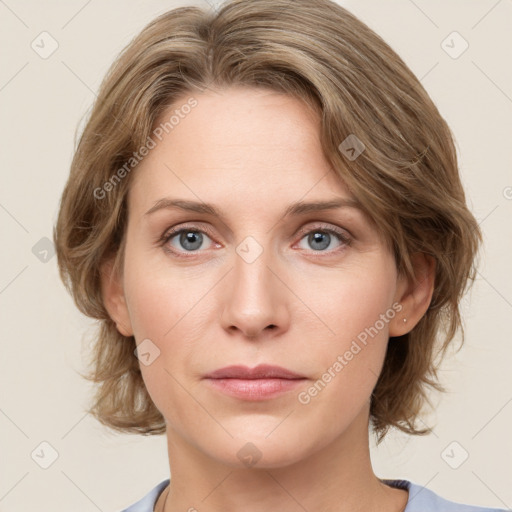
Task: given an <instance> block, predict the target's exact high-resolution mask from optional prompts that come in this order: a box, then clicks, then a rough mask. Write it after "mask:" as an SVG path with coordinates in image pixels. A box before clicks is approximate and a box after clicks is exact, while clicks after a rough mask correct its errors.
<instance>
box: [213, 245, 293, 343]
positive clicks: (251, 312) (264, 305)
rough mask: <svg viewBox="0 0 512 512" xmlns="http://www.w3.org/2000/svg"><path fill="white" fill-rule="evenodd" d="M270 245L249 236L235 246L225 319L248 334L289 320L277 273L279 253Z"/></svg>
mask: <svg viewBox="0 0 512 512" xmlns="http://www.w3.org/2000/svg"><path fill="white" fill-rule="evenodd" d="M269 247H270V244H268V243H267V244H266V245H265V247H264V246H263V245H262V244H261V243H260V242H259V241H257V240H256V239H255V238H254V237H252V236H248V237H246V238H245V239H244V240H242V242H241V243H239V244H238V246H237V247H236V248H235V254H234V259H233V271H232V272H230V279H229V285H228V291H227V295H226V303H225V304H224V311H223V319H222V320H223V324H224V327H225V328H231V329H232V328H233V327H236V328H238V329H239V330H241V331H242V332H244V333H245V334H246V336H248V337H255V336H258V335H259V333H260V332H261V331H263V330H264V329H265V328H267V327H269V326H273V328H274V329H275V328H276V327H283V326H284V324H285V323H286V311H287V307H286V304H285V303H284V301H285V294H284V291H283V289H282V288H283V284H282V283H280V281H279V279H277V278H276V276H274V272H275V269H274V268H273V267H275V266H276V257H275V255H274V254H272V251H271V249H270V248H269ZM271 269H272V270H271Z"/></svg>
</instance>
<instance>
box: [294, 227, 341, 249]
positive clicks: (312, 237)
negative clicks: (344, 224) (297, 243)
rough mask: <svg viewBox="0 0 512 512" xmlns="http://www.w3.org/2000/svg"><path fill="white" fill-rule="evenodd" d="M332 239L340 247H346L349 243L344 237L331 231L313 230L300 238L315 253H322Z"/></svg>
mask: <svg viewBox="0 0 512 512" xmlns="http://www.w3.org/2000/svg"><path fill="white" fill-rule="evenodd" d="M333 238H334V239H337V240H338V242H340V245H341V246H343V245H348V244H349V242H350V241H349V240H348V238H347V237H346V236H345V235H343V234H342V233H338V232H337V231H334V230H331V229H313V230H311V231H308V233H306V235H305V236H303V237H302V238H301V241H302V240H306V242H307V244H308V245H309V246H310V247H312V248H313V250H314V251H315V252H317V251H320V252H324V251H325V249H327V248H328V247H329V246H330V245H331V242H332V241H333Z"/></svg>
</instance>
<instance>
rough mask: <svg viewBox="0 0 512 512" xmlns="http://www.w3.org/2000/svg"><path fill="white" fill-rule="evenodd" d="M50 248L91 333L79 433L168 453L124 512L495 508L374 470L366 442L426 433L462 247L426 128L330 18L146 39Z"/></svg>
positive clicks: (402, 85)
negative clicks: (144, 438)
mask: <svg viewBox="0 0 512 512" xmlns="http://www.w3.org/2000/svg"><path fill="white" fill-rule="evenodd" d="M54 238H55V243H56V247H57V254H58V259H59V266H60V271H61V275H62V278H63V280H64V282H65V283H66V284H67V285H68V287H69V290H70V291H71V293H72V294H73V296H74V298H75V300H76V303H77V305H78V306H79V308H80V309H81V310H82V311H83V312H84V313H85V314H87V315H89V316H92V317H94V318H98V319H100V320H101V329H100V332H99V333H98V339H97V344H96V346H95V352H94V355H95V357H94V368H93V371H92V372H91V374H90V375H89V376H88V378H90V379H91V380H93V381H94V382H96V383H97V384H98V391H97V395H96V397H95V403H94V406H93V407H92V408H91V412H92V413H93V414H94V415H95V417H96V418H97V419H98V420H99V421H101V422H102V423H103V424H105V425H107V426H109V427H110V428H113V429H116V430H118V431H121V432H133V433H141V434H162V433H165V434H166V437H167V445H168V457H169V464H170V473H171V479H166V480H164V481H162V482H161V483H160V484H158V485H157V486H156V487H155V488H154V489H153V490H151V491H150V492H149V493H148V494H147V495H146V496H144V498H142V499H141V500H140V501H139V502H138V503H137V504H134V505H133V506H131V507H129V508H128V509H126V510H127V511H132V512H135V511H152V510H155V511H157V512H162V511H164V512H174V511H178V510H191V511H192V510H200V511H203V510H204V511H218V510H244V511H255V512H256V511H263V510H290V511H291V510H308V511H311V512H313V511H320V510H322V511H324V510H333V511H334V510H336V511H341V512H348V511H354V510H366V511H371V510H375V511H376V510H379V511H381V512H382V511H384V512H396V511H404V510H405V511H406V512H414V511H419V510H421V511H422V512H427V511H431V510H432V511H433V510H446V511H452V510H453V511H455V510H457V511H466V512H470V511H475V512H476V511H484V510H492V509H483V508H478V507H471V506H469V505H458V504H456V503H453V502H449V501H447V500H444V499H442V498H441V497H439V496H437V495H435V494H434V493H433V492H432V491H429V490H428V489H424V488H421V487H420V486H419V485H417V484H414V483H412V482H409V481H407V480H385V479H379V478H378V477H377V476H376V475H375V474H374V472H373V469H372V466H371V461H370V453H369V427H371V429H372V430H373V432H374V433H375V435H376V436H377V439H378V441H379V442H380V441H382V439H383V438H384V436H385V435H386V433H387V432H388V429H389V428H390V427H395V428H398V429H400V430H402V431H404V432H407V433H409V434H412V435H419V434H425V433H427V432H428V431H429V430H428V429H420V428H419V427H418V426H417V424H416V423H417V419H418V417H419V414H420V412H421V409H422V406H423V404H424V402H425V401H427V396H428V391H429V389H428V388H434V389H438V390H441V389H442V387H441V386H440V384H439V383H438V381H437V374H436V365H435V364H434V356H435V355H436V351H437V350H438V349H440V350H441V351H442V352H444V350H445V349H446V348H447V347H448V345H449V343H450V342H451V341H452V340H453V337H454V335H455V333H456V331H457V329H458V328H459V327H460V323H461V319H460V312H459V303H460V300H461V297H462V294H463V292H464V290H465V289H466V286H467V284H468V283H470V282H471V280H472V279H473V278H474V272H475V270H474V259H475V255H476V253H477V249H478V244H479V242H480V238H481V237H480V232H479V229H478V225H477V223H476V221H475V219H474V217H473V216H472V214H471V213H470V211H469V210H468V208H467V206H466V203H465V196H464V191H463V188H462V185H461V182H460V178H459V174H458V168H457V159H456V152H455V149H454V145H453V141H452V137H451V133H450V130H449V128H448V126H447V125H446V123H445V121H444V119H443V118H442V117H441V116H440V114H439V112H438V111H437V109H436V107H435V105H434V104H433V103H432V101H431V99H430V98H429V96H428V94H427V93H426V92H425V90H424V89H423V87H422V86H421V84H420V83H419V82H418V80H417V79H416V78H415V77H414V75H413V74H412V73H411V71H410V70H409V69H408V68H407V67H406V66H405V64H404V63H403V62H402V60H401V59H400V58H399V57H398V56H397V55H396V54H395V53H394V52H393V51H392V50H391V49H390V48H389V46H387V45H386V43H384V42H383V41H382V39H380V38H379V36H377V35H376V34H375V33H374V32H372V31H371V30H370V29H369V28H368V27H367V26H365V25H364V24H363V23H361V22H360V21H359V20H357V19H356V18H355V17H354V16H352V15H351V14H350V13H349V12H347V11H346V10H345V9H343V8H341V7H340V6H338V5H336V4H335V3H332V2H330V1H328V0H321V1H315V2H311V1H305V0H294V1H293V2H289V1H284V0H278V1H274V0H250V1H248V0H235V1H231V2H229V3H227V4H225V5H224V6H223V7H222V9H221V10H220V11H219V12H218V13H217V14H214V13H210V12H205V11H202V10H200V9H198V8H192V7H188V8H180V9H175V10H173V11H170V12H168V13H166V14H163V15H162V16H160V17H159V18H157V19H156V20H154V21H153V22H152V23H150V24H149V25H148V26H147V27H146V28H145V29H144V30H143V31H142V33H141V34H140V35H139V36H138V37H137V38H136V39H135V40H134V41H132V43H131V44H130V45H129V46H128V47H127V48H126V49H125V51H123V52H122V54H121V56H120V57H119V59H118V60H117V62H116V63H115V64H114V65H113V67H112V69H111V70H110V72H109V73H108V75H107V77H106V78H105V80H104V82H103V84H102V86H101V90H100V93H99V95H98V99H97V102H96V104H95V106H94V109H93V111H92V114H91V117H90V119H89V121H88V123H87V126H86V127H85V130H84V132H83V134H82V136H81V140H80V143H79V145H78V148H77V151H76V154H75V157H74V160H73V163H72V167H71V173H70V177H69V181H68V183H67V185H66V188H65V190H64V194H63V197H62V203H61V207H60V212H59V217H58V221H57V225H56V228H55V233H54ZM494 510H496V509H494Z"/></svg>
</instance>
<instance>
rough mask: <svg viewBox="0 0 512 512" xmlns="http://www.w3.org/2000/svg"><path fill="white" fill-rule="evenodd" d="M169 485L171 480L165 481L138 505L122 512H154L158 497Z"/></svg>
mask: <svg viewBox="0 0 512 512" xmlns="http://www.w3.org/2000/svg"><path fill="white" fill-rule="evenodd" d="M168 484H169V479H167V480H163V481H162V482H160V483H159V484H158V485H157V486H155V487H153V489H151V491H149V492H148V493H147V494H146V495H145V496H143V497H142V498H141V499H140V500H139V501H137V503H134V504H133V505H130V506H129V507H128V508H125V509H123V510H122V511H121V512H153V509H154V507H155V503H156V500H157V499H158V496H160V494H161V493H162V491H163V490H164V489H165V488H166V487H167V485H168Z"/></svg>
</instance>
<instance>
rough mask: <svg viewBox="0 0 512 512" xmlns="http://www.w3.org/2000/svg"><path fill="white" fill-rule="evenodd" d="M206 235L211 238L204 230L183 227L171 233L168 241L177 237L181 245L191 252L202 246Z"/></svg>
mask: <svg viewBox="0 0 512 512" xmlns="http://www.w3.org/2000/svg"><path fill="white" fill-rule="evenodd" d="M204 237H206V238H209V236H208V235H207V234H206V233H204V232H203V231H196V230H192V229H181V230H179V231H176V232H174V233H170V234H169V236H168V237H167V239H166V241H172V240H173V239H175V238H176V239H177V240H178V243H179V244H180V245H181V247H182V248H184V249H185V250H186V251H187V252H190V251H197V250H198V249H200V248H201V246H202V244H203V240H204ZM175 248H176V247H175ZM178 249H179V248H178Z"/></svg>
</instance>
